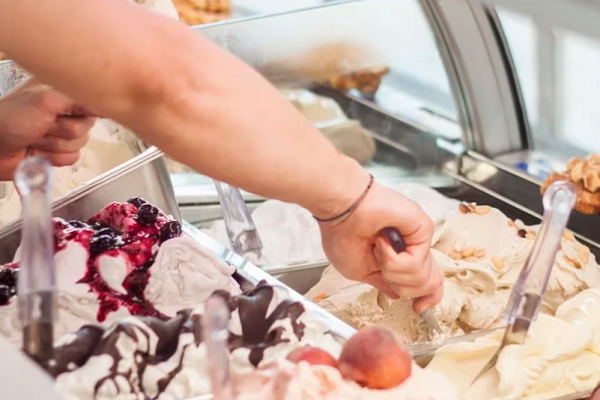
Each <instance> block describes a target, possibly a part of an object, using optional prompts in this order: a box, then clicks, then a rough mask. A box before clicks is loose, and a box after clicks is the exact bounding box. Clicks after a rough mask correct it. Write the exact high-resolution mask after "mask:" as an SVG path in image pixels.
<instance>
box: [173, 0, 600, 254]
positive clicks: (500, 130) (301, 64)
mask: <svg viewBox="0 0 600 400" xmlns="http://www.w3.org/2000/svg"><path fill="white" fill-rule="evenodd" d="M534 3H535V2H534ZM294 4H295V5H297V6H298V9H294V10H290V9H289V8H285V7H284V10H282V9H281V8H276V9H275V10H276V11H277V13H273V14H271V15H269V14H267V12H266V10H267V7H266V6H264V7H263V8H262V9H261V12H262V14H261V15H258V16H255V17H248V18H244V19H243V20H238V21H236V20H232V21H229V22H225V23H220V24H215V25H207V26H199V27H195V28H194V29H196V30H198V32H199V34H202V35H205V36H206V37H208V38H210V39H212V40H213V41H214V42H216V43H217V44H219V45H220V46H222V47H223V48H225V49H227V50H228V51H230V52H231V53H233V54H235V55H237V56H238V57H240V58H242V59H243V60H245V61H246V62H248V63H249V64H250V65H252V66H253V67H254V68H256V69H257V70H258V71H260V72H261V73H262V74H263V75H264V76H265V77H266V78H267V79H269V80H270V81H271V82H272V83H274V84H275V85H277V86H278V87H279V88H281V90H282V91H283V92H284V94H285V95H286V96H287V97H288V98H289V99H290V101H292V103H294V104H295V105H296V106H297V108H298V109H299V110H300V111H302V112H303V113H304V114H305V116H307V118H308V119H309V120H311V122H313V123H314V124H315V126H317V127H318V128H320V129H321V131H322V132H323V133H324V135H325V136H326V137H328V138H329V139H330V140H332V142H333V143H334V144H336V145H337V146H338V148H340V149H341V150H342V151H344V152H346V153H347V154H349V155H351V156H353V157H355V158H356V159H357V160H359V161H360V162H361V163H362V164H363V165H365V167H366V168H367V170H369V171H370V172H371V173H373V174H374V176H375V177H376V179H377V180H378V181H379V182H381V183H383V184H385V185H388V186H393V185H397V184H401V183H407V182H410V183H422V184H424V185H427V186H429V187H433V188H436V189H440V190H441V191H443V192H444V193H445V194H446V195H449V196H450V197H453V198H456V199H459V200H465V201H469V202H471V201H484V202H486V203H490V201H494V204H496V205H497V206H498V207H500V209H502V210H503V211H505V212H507V215H509V216H510V217H512V218H519V219H523V220H524V221H526V222H527V223H528V224H533V223H534V221H536V220H537V221H539V219H540V216H541V211H542V209H541V195H540V190H541V188H542V187H543V185H542V183H543V181H544V180H545V179H546V178H548V176H550V175H551V174H552V173H554V172H559V173H560V172H563V171H565V170H566V169H567V162H568V161H569V160H570V159H571V158H573V157H586V156H587V155H588V153H593V152H594V149H595V147H594V139H593V136H592V134H591V133H588V132H591V131H593V127H594V124H593V117H592V116H591V115H592V114H594V113H593V112H592V111H591V110H590V112H589V113H584V112H583V110H586V109H589V104H593V103H594V102H593V101H591V99H588V97H590V96H591V93H592V92H593V90H589V88H585V87H573V86H576V85H579V86H582V84H581V82H579V81H578V82H576V84H575V83H574V85H569V80H573V79H574V78H573V75H575V76H577V74H578V72H575V71H577V68H579V69H583V67H580V66H578V65H577V60H578V57H579V58H581V62H582V64H585V65H590V64H591V63H593V62H594V60H595V59H594V58H593V57H594V56H595V53H593V51H594V50H596V49H597V48H595V47H594V39H593V38H591V37H589V32H585V33H581V29H579V30H577V31H571V30H568V29H567V28H565V26H564V25H563V24H562V22H561V21H559V20H557V21H554V20H549V19H548V18H549V16H547V15H543V16H540V15H538V14H536V13H531V12H525V11H523V10H522V8H523V7H517V8H518V10H515V7H514V5H513V4H505V3H504V2H497V3H492V2H480V1H462V0H460V1H445V2H443V3H440V2H435V1H431V2H430V1H416V0H415V1H407V2H401V3H400V4H396V3H394V2H391V1H385V0H373V1H341V2H326V3H323V4H320V5H319V4H314V2H306V3H303V2H297V3H294ZM566 4H568V5H567V6H565V7H566V8H569V9H570V10H571V8H572V10H571V11H570V14H569V15H573V17H572V18H574V19H577V18H578V17H577V15H578V13H580V12H581V10H582V9H585V7H583V8H578V7H576V6H573V7H571V6H570V4H572V3H569V2H566ZM586 4H587V3H586ZM592 4H595V2H592ZM302 6H305V7H304V8H302ZM290 7H291V6H290ZM587 7H590V8H593V7H594V6H593V5H591V4H590V5H587ZM533 8H535V7H533ZM582 18H583V17H582ZM570 29H571V28H570ZM573 32H578V33H573ZM275 33H276V37H277V39H276V40H274V39H273V37H275ZM576 35H579V36H576ZM585 35H588V36H587V37H586V36H585ZM577 37H581V38H582V41H581V43H579V42H576V40H575V38H577ZM583 38H585V40H584V39H583ZM573 43H575V44H573ZM582 46H583V47H585V46H587V47H586V48H584V49H583V50H582V49H581V48H580V47H582ZM584 57H587V59H585V58H584ZM572 64H573V65H572ZM378 68H379V69H384V73H383V74H381V75H380V76H377V75H376V74H371V76H370V77H367V78H366V79H367V80H368V79H370V81H371V84H372V83H373V82H375V83H376V84H375V87H376V90H375V91H373V90H371V92H372V93H365V92H364V91H363V92H361V91H360V90H359V89H360V88H357V87H351V88H349V87H348V86H347V85H346V86H345V87H344V86H343V82H342V84H341V86H340V81H343V79H341V78H340V77H342V78H344V79H346V78H348V76H349V75H352V73H354V74H355V75H358V74H356V71H361V72H362V73H363V74H364V73H366V74H367V75H368V73H370V72H372V71H374V70H377V69H378ZM567 68H569V71H571V70H572V71H573V73H568V72H567V71H566V69H567ZM365 71H366V72H365ZM583 74H585V71H583V70H582V71H581V72H580V75H583ZM586 76H587V75H586ZM363 78H364V77H363ZM590 78H591V76H590ZM353 79H355V81H359V80H360V77H358V78H357V76H354V77H353ZM346 80H347V79H346ZM585 81H586V82H587V79H586V80H585ZM355 83H356V82H355ZM363 83H364V82H363ZM355 86H356V85H355ZM363 86H364V85H363ZM583 86H585V85H583ZM371 89H372V88H371ZM301 90H306V91H309V92H310V93H311V94H315V95H317V96H318V97H319V99H311V98H307V97H306V96H307V95H306V94H305V95H304V97H302V96H300V97H299V95H298V94H297V92H299V91H301ZM290 92H292V93H291V94H290ZM293 92H296V93H293ZM563 94H564V96H563ZM586 96H587V97H586ZM567 97H568V98H569V101H567ZM323 99H329V100H333V101H334V102H335V103H337V105H338V106H339V108H340V111H341V113H338V114H337V115H333V117H332V118H330V120H329V121H324V120H323V118H325V119H327V116H323V115H321V116H318V115H317V116H315V113H314V108H315V107H319V106H317V105H315V104H321V105H320V107H321V108H322V109H326V107H327V106H323V105H322V101H323ZM319 102H321V103H319ZM300 103H302V104H300ZM573 104H578V105H580V106H581V107H575V106H574V105H573ZM311 107H312V109H313V111H311ZM311 112H312V114H311ZM334 114H335V113H334ZM587 114H590V115H587ZM340 115H342V118H343V120H345V121H346V122H342V124H344V123H345V124H348V122H347V121H351V122H352V123H355V124H356V125H355V128H356V129H354V130H353V129H351V128H348V127H346V128H345V129H340V130H339V132H337V136H335V135H332V134H331V133H330V132H328V131H327V129H322V128H321V127H322V126H323V123H324V122H325V124H327V123H329V124H333V125H335V124H336V123H337V124H339V122H336V121H338V119H339V117H340ZM315 118H316V120H315ZM319 118H320V119H319ZM340 137H343V138H344V139H343V140H346V141H347V142H352V143H351V144H350V145H349V144H348V143H346V142H343V140H340ZM366 137H368V138H366ZM365 138H366V139H365ZM336 140H337V142H336ZM344 146H345V147H344ZM352 146H354V147H356V148H358V149H360V150H361V151H362V153H361V154H359V153H360V152H357V150H356V149H352V148H351V147H352ZM593 163H594V161H593V160H591V161H590V162H589V163H584V164H585V165H584V167H585V168H586V171H588V172H589V175H590V176H591V178H590V179H592V178H594V177H596V175H595V171H594V170H593V168H594V167H593V165H595V164H593ZM587 164H590V165H589V166H588V165H587ZM580 170H581V168H580ZM173 172H175V173H173V174H172V179H173V183H174V187H175V193H176V196H177V199H178V202H179V204H180V207H181V210H182V213H183V215H184V216H185V218H186V219H187V220H188V221H190V222H192V223H193V224H195V225H197V226H199V227H202V228H204V227H209V226H211V225H212V224H213V221H214V220H216V219H218V218H219V209H218V204H219V202H218V197H217V193H216V190H215V189H214V188H213V183H212V181H211V180H209V179H208V178H205V177H203V176H201V175H198V174H194V173H189V171H187V172H188V173H182V172H183V171H181V170H177V169H176V168H175V169H173ZM579 175H581V173H579ZM576 178H579V183H576V184H578V185H579V186H581V187H582V188H583V189H585V187H584V186H585V185H584V184H583V181H584V179H585V178H582V177H581V176H576ZM594 179H596V178H594ZM592 190H596V188H595V186H594V187H593V189H592ZM588 194H589V195H588ZM244 197H245V199H246V200H247V205H248V207H249V209H251V210H254V209H256V208H257V207H258V206H259V205H260V204H261V203H262V202H263V201H264V200H265V199H261V198H259V197H258V196H255V195H253V194H249V193H244ZM489 197H491V198H493V200H490V199H489ZM582 197H585V198H586V199H587V200H588V203H589V202H592V203H593V201H594V200H595V198H596V194H595V192H593V191H592V192H590V190H589V189H588V190H586V191H585V193H582ZM480 199H481V200H480ZM503 207H506V208H503ZM515 210H519V215H514V212H515ZM594 222H597V217H595V216H590V215H586V214H583V213H581V212H574V213H573V215H572V218H571V221H570V225H569V228H570V229H571V230H572V231H573V232H574V233H575V235H576V236H577V237H578V238H579V239H580V240H582V241H583V242H585V243H586V244H588V245H590V246H591V248H592V250H593V251H594V252H596V251H597V249H598V243H599V242H600V238H598V237H597V236H598V234H597V233H596V229H595V224H594Z"/></svg>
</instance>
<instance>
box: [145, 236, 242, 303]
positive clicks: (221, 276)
mask: <svg viewBox="0 0 600 400" xmlns="http://www.w3.org/2000/svg"><path fill="white" fill-rule="evenodd" d="M234 272H235V267H233V266H231V265H228V264H225V263H224V262H223V261H221V260H219V259H218V258H217V257H216V256H215V255H214V254H212V253H211V252H210V251H208V250H206V249H204V248H202V247H200V246H198V244H196V242H194V241H193V240H192V239H190V238H189V237H185V236H183V237H179V238H175V239H171V240H169V241H167V242H165V243H164V244H163V245H162V246H161V247H160V249H159V250H158V254H157V255H156V261H155V262H154V265H153V266H152V268H151V271H150V279H149V281H148V286H146V290H145V291H144V296H145V297H146V300H148V301H149V302H150V303H152V304H153V305H154V307H156V308H157V309H158V310H159V311H160V312H162V313H164V314H166V315H175V313H176V312H177V311H179V310H181V309H182V308H189V307H193V306H196V305H198V304H202V303H204V302H205V301H206V300H207V299H208V297H209V296H210V295H211V294H212V293H213V292H214V291H215V290H225V291H227V292H229V293H231V294H239V293H240V287H239V284H238V283H237V282H236V281H235V280H234V279H233V278H232V277H231V275H232V274H233V273H234Z"/></svg>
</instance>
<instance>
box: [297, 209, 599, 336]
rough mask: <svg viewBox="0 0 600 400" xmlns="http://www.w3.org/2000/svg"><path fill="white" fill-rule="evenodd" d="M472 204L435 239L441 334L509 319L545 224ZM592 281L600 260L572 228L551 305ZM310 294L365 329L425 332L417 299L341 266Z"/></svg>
mask: <svg viewBox="0 0 600 400" xmlns="http://www.w3.org/2000/svg"><path fill="white" fill-rule="evenodd" d="M465 208H467V209H466V210H465ZM472 208H473V211H471V210H469V209H468V207H467V206H465V205H461V206H460V209H461V210H462V211H456V212H454V213H452V214H450V215H449V216H448V217H447V218H446V219H445V221H444V222H443V224H442V225H441V228H440V229H439V230H438V232H437V234H436V236H435V238H434V241H433V246H432V249H431V253H432V256H433V259H434V262H435V263H436V264H437V265H439V266H441V267H442V268H443V270H444V274H445V286H444V291H445V293H444V298H443V299H442V302H441V303H440V304H439V305H437V306H436V307H435V308H434V314H435V315H436V317H437V319H438V321H439V322H440V323H441V327H442V329H443V330H444V335H442V336H441V337H440V338H439V340H442V339H443V338H444V337H447V336H455V335H459V334H462V333H469V332H473V331H478V330H485V329H491V328H495V327H500V326H504V325H505V323H504V321H503V319H502V312H503V311H504V308H505V306H506V303H507V302H508V297H509V295H510V290H511V288H512V286H513V284H514V282H515V281H516V279H517V277H518V275H519V272H520V271H521V268H522V267H523V265H524V264H525V261H526V259H527V256H528V255H529V253H530V251H531V248H532V246H533V243H534V240H535V235H536V232H537V229H538V227H537V226H536V227H527V226H525V225H523V224H522V223H521V222H519V221H517V222H513V221H511V220H509V219H508V218H507V217H506V216H505V215H504V214H502V213H501V212H500V211H498V210H496V209H493V208H490V207H487V206H483V207H472ZM587 288H600V268H599V266H598V264H597V263H596V260H595V257H594V255H593V254H591V253H590V251H589V249H588V248H587V247H585V246H584V245H582V244H580V243H578V242H577V241H576V240H575V238H574V237H573V236H572V234H570V233H569V232H566V233H565V235H564V237H563V239H562V243H561V248H560V249H559V251H558V254H557V256H556V261H555V265H554V270H553V272H552V275H551V278H550V281H549V283H548V290H547V292H546V295H545V297H544V304H543V307H542V310H543V312H545V313H547V314H550V315H554V313H555V312H556V310H557V308H558V306H559V305H560V304H562V303H563V302H564V301H565V300H567V299H569V298H572V297H573V296H575V295H576V294H578V293H580V292H581V291H583V290H585V289H587ZM306 296H307V297H308V298H309V299H311V300H314V301H318V303H319V305H320V306H321V307H323V308H324V309H325V310H327V311H329V312H331V313H332V314H334V315H335V316H337V317H339V318H340V319H342V320H343V321H345V322H347V323H348V324H350V325H352V326H353V327H355V328H357V329H360V328H362V327H364V326H369V325H373V324H378V325H384V326H387V327H389V328H390V329H392V330H394V331H395V332H396V333H397V334H398V335H399V336H400V337H402V338H404V340H405V342H408V343H411V342H420V341H423V340H424V337H422V333H420V332H419V329H418V328H417V322H418V321H419V320H418V317H417V316H416V315H415V314H414V313H413V312H412V310H411V303H410V301H408V300H406V299H401V300H391V299H389V298H388V297H387V296H385V295H383V294H381V293H379V292H378V291H377V290H376V289H375V288H372V287H370V286H369V285H367V284H363V283H359V282H352V281H348V280H347V279H345V278H343V277H342V276H341V274H340V273H339V272H337V271H336V270H335V269H334V268H333V267H329V268H327V269H326V270H325V272H324V273H323V276H322V278H321V280H320V282H319V283H318V284H317V285H315V286H314V287H313V288H312V289H311V290H310V291H309V292H308V293H306Z"/></svg>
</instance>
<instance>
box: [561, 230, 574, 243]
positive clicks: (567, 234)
mask: <svg viewBox="0 0 600 400" xmlns="http://www.w3.org/2000/svg"><path fill="white" fill-rule="evenodd" d="M563 238H564V239H566V240H568V241H569V242H574V241H575V235H573V232H571V231H570V230H568V229H565V233H563Z"/></svg>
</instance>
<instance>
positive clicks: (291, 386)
mask: <svg viewBox="0 0 600 400" xmlns="http://www.w3.org/2000/svg"><path fill="white" fill-rule="evenodd" d="M234 382H235V390H236V392H237V400H255V399H261V400H342V399H343V400H363V399H364V400H367V399H368V400H377V399H381V400H384V399H390V400H391V399H393V400H458V399H460V397H459V396H458V394H457V393H456V390H455V389H454V388H453V387H452V385H451V384H450V383H449V382H448V381H447V380H446V379H445V378H444V377H443V376H442V375H441V374H438V373H435V372H434V371H431V370H424V369H421V368H420V367H418V366H417V365H414V364H413V367H412V375H411V376H410V377H409V378H408V379H407V380H406V381H405V382H403V383H402V384H401V385H399V386H398V387H395V388H393V389H388V390H372V389H367V388H363V387H361V386H359V385H357V384H356V383H354V382H352V381H347V380H344V378H343V377H342V375H341V374H340V372H339V371H338V370H337V369H335V368H333V367H330V366H328V365H309V364H308V363H306V362H301V363H299V364H294V363H291V362H289V361H287V360H279V361H277V362H273V363H270V364H265V365H264V366H262V367H261V368H259V369H258V370H256V371H254V372H252V373H249V374H245V375H237V376H234Z"/></svg>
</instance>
